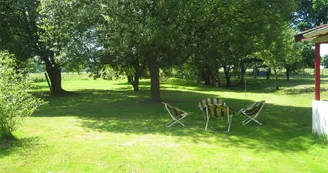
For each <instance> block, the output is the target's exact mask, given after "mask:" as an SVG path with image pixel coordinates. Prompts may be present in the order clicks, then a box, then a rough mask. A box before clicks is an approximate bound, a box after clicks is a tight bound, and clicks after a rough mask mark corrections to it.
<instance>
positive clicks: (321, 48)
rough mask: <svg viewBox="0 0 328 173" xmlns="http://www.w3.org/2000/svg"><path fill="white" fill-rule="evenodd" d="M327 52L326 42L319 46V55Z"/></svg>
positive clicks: (327, 45)
mask: <svg viewBox="0 0 328 173" xmlns="http://www.w3.org/2000/svg"><path fill="white" fill-rule="evenodd" d="M326 54H328V44H321V46H320V56H324V55H326Z"/></svg>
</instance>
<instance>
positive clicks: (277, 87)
mask: <svg viewBox="0 0 328 173" xmlns="http://www.w3.org/2000/svg"><path fill="white" fill-rule="evenodd" d="M273 71H274V75H275V76H276V80H275V88H276V90H277V91H278V90H279V86H278V74H277V70H276V69H273Z"/></svg>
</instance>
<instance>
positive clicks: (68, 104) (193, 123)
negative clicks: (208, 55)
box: [35, 90, 314, 152]
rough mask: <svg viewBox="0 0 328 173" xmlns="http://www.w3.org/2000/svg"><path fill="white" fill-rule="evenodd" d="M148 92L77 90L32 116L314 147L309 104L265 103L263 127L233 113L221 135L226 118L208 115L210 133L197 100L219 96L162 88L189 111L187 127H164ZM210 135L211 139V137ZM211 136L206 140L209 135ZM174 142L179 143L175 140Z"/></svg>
mask: <svg viewBox="0 0 328 173" xmlns="http://www.w3.org/2000/svg"><path fill="white" fill-rule="evenodd" d="M148 95H149V91H139V92H133V91H110V90H81V91H79V92H77V93H76V94H75V95H74V97H48V98H47V100H48V101H49V105H48V106H46V107H44V108H42V109H41V110H40V111H38V112H37V113H36V115H35V116H47V117H48V116H49V117H60V116H77V117H78V118H79V119H81V121H80V123H81V124H80V125H81V126H82V127H84V128H85V129H87V130H90V131H99V132H111V133H124V134H141V135H142V134H160V135H167V136H176V137H177V138H178V139H181V140H183V138H185V137H188V138H191V139H192V141H193V142H194V143H220V144H222V145H224V146H226V147H236V148H238V149H242V148H243V147H246V148H251V149H254V150H255V151H267V150H277V151H281V152H289V151H291V152H297V151H301V150H307V148H308V147H309V146H311V145H313V143H314V141H313V139H312V135H311V108H303V107H292V106H279V105H274V104H266V105H265V106H264V108H263V110H262V112H261V114H260V116H259V118H258V119H259V121H261V122H262V123H263V126H259V125H258V124H255V123H250V124H249V125H247V126H243V125H242V124H241V121H242V120H243V116H241V115H238V114H236V115H234V116H233V120H232V127H231V132H230V133H225V132H224V131H225V130H226V126H225V123H226V122H225V121H224V122H221V121H220V120H216V119H213V121H211V122H210V125H209V131H204V126H205V122H204V120H203V115H202V112H201V111H200V110H199V108H198V107H197V104H198V101H200V100H202V99H204V98H208V97H220V95H210V94H200V93H195V92H188V91H171V90H170V91H169V90H163V91H161V97H162V99H163V101H165V102H168V103H170V104H172V105H174V106H176V107H179V108H180V109H182V110H185V111H187V112H189V113H190V116H188V117H187V118H185V119H184V120H183V122H184V123H185V125H186V127H182V126H179V125H178V124H177V125H174V126H172V127H170V128H166V127H165V123H166V122H168V121H169V120H170V117H169V115H168V113H167V112H166V110H164V106H163V105H162V104H160V103H151V102H148V101H147V100H148V99H149V97H148ZM226 101H227V104H228V105H230V106H231V107H233V108H235V109H240V108H242V107H245V106H246V105H249V104H251V103H253V101H250V100H243V99H229V100H226ZM213 137H214V138H215V140H214V141H213ZM210 138H211V139H210ZM178 142H179V141H178Z"/></svg>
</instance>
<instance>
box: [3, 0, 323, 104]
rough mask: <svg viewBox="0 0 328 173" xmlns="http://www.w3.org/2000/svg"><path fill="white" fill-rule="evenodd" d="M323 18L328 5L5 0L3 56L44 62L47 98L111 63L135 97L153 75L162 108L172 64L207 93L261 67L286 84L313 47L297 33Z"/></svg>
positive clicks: (254, 0) (309, 0)
mask: <svg viewBox="0 0 328 173" xmlns="http://www.w3.org/2000/svg"><path fill="white" fill-rule="evenodd" d="M327 13H328V0H294V1H293V0H282V1H274V0H267V1H263V0H247V1H230V0H179V1H176V0H165V1H164V0H111V1H108V0H61V1H57V0H2V1H0V29H1V32H0V50H6V51H8V52H10V53H12V54H15V57H17V59H19V60H21V62H26V61H27V60H28V59H31V58H34V59H37V60H38V61H39V62H40V63H43V64H44V65H45V69H46V72H47V74H48V76H49V78H50V84H51V93H52V94H60V93H63V92H65V90H64V89H63V88H62V85H61V68H62V67H65V68H66V69H74V70H79V69H85V68H87V69H88V70H89V72H91V73H92V74H94V76H96V77H97V76H99V73H100V72H101V71H102V69H103V68H105V67H106V66H108V65H109V66H110V67H111V68H113V69H114V70H115V71H116V72H118V73H120V74H124V75H126V76H127V79H128V81H129V82H130V83H131V85H132V86H133V88H134V90H135V91H138V90H139V79H140V77H141V75H142V74H143V73H145V71H147V72H149V76H150V79H151V100H152V101H159V100H160V69H167V68H171V67H174V66H176V67H184V68H185V69H187V70H189V71H192V72H193V73H195V76H197V80H199V81H204V83H205V84H208V85H217V84H218V82H219V80H218V79H219V76H218V75H219V74H218V69H220V68H222V69H223V71H224V79H225V83H226V86H227V87H230V86H231V85H232V83H231V78H232V77H234V76H238V77H239V79H240V82H242V81H243V78H244V77H245V75H246V69H249V68H253V67H254V66H260V65H261V64H266V65H267V66H268V67H270V68H271V70H272V72H273V73H274V74H275V77H276V78H277V73H278V71H280V70H281V69H286V77H287V79H289V74H290V72H291V71H292V70H293V69H295V68H296V67H298V64H299V63H303V64H305V65H307V66H313V59H314V58H313V57H314V51H313V49H312V47H313V44H312V43H311V42H307V43H295V42H294V38H293V35H294V34H295V32H296V31H302V30H305V29H309V28H311V27H314V26H318V25H320V24H324V23H327V22H328V21H327V18H328V14H327ZM21 66H24V63H21Z"/></svg>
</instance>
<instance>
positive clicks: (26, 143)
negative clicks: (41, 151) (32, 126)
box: [0, 137, 39, 158]
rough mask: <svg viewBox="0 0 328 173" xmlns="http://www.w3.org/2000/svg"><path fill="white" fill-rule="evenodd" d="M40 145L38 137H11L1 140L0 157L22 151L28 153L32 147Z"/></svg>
mask: <svg viewBox="0 0 328 173" xmlns="http://www.w3.org/2000/svg"><path fill="white" fill-rule="evenodd" d="M38 145H39V138H38V137H27V138H22V139H11V140H1V141H0V158H1V157H4V156H8V155H10V154H11V153H14V152H17V151H20V152H21V153H26V154H28V152H29V150H30V149H31V148H34V147H36V146H38Z"/></svg>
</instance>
